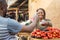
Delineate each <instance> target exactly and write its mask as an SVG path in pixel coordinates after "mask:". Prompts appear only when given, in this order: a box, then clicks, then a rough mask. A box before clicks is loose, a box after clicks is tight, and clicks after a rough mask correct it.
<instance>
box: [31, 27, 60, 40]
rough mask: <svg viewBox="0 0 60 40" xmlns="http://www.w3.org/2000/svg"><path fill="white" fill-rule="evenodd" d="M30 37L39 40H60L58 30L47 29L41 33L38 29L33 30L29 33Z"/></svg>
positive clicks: (59, 30)
mask: <svg viewBox="0 0 60 40" xmlns="http://www.w3.org/2000/svg"><path fill="white" fill-rule="evenodd" d="M31 37H33V38H40V39H53V38H60V29H58V28H52V27H48V28H46V29H45V31H41V30H40V29H35V30H34V31H33V32H32V33H31Z"/></svg>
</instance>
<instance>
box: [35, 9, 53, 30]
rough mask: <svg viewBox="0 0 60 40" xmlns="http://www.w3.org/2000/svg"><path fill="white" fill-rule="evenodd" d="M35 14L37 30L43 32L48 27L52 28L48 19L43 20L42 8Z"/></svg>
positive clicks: (44, 14) (43, 11)
mask: <svg viewBox="0 0 60 40" xmlns="http://www.w3.org/2000/svg"><path fill="white" fill-rule="evenodd" d="M36 12H37V15H38V17H39V21H38V23H37V28H39V29H40V30H45V29H46V28H47V27H48V26H49V27H52V24H51V21H50V20H49V19H46V18H45V16H46V13H45V10H44V9H43V8H39V9H37V10H36Z"/></svg>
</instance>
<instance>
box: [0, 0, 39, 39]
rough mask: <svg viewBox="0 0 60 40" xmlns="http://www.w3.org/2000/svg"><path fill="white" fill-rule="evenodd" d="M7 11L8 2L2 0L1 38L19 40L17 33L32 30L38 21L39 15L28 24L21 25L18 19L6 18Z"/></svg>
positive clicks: (0, 7)
mask: <svg viewBox="0 0 60 40" xmlns="http://www.w3.org/2000/svg"><path fill="white" fill-rule="evenodd" d="M6 12H7V3H6V1H5V0H0V40H17V38H16V37H15V34H17V33H18V32H20V31H32V30H33V29H34V27H35V26H36V23H37V21H38V16H37V15H36V16H35V20H34V21H33V22H32V23H31V24H30V25H28V26H23V25H20V24H19V23H18V22H17V21H15V20H13V19H10V18H4V17H3V16H5V14H6Z"/></svg>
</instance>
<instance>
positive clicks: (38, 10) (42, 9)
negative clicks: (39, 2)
mask: <svg viewBox="0 0 60 40" xmlns="http://www.w3.org/2000/svg"><path fill="white" fill-rule="evenodd" d="M39 10H42V11H43V13H44V17H43V18H44V19H45V16H46V12H45V10H44V9H43V8H39V9H37V10H36V12H38V11H39Z"/></svg>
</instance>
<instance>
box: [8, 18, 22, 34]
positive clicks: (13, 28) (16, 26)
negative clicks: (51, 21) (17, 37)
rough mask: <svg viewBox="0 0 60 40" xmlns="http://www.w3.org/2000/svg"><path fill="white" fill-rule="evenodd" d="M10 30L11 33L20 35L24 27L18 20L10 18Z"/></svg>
mask: <svg viewBox="0 0 60 40" xmlns="http://www.w3.org/2000/svg"><path fill="white" fill-rule="evenodd" d="M7 22H8V30H9V32H11V33H14V34H16V33H18V32H19V31H21V29H22V25H21V24H20V23H18V22H17V21H16V20H13V19H10V18H8V21H7Z"/></svg>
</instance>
